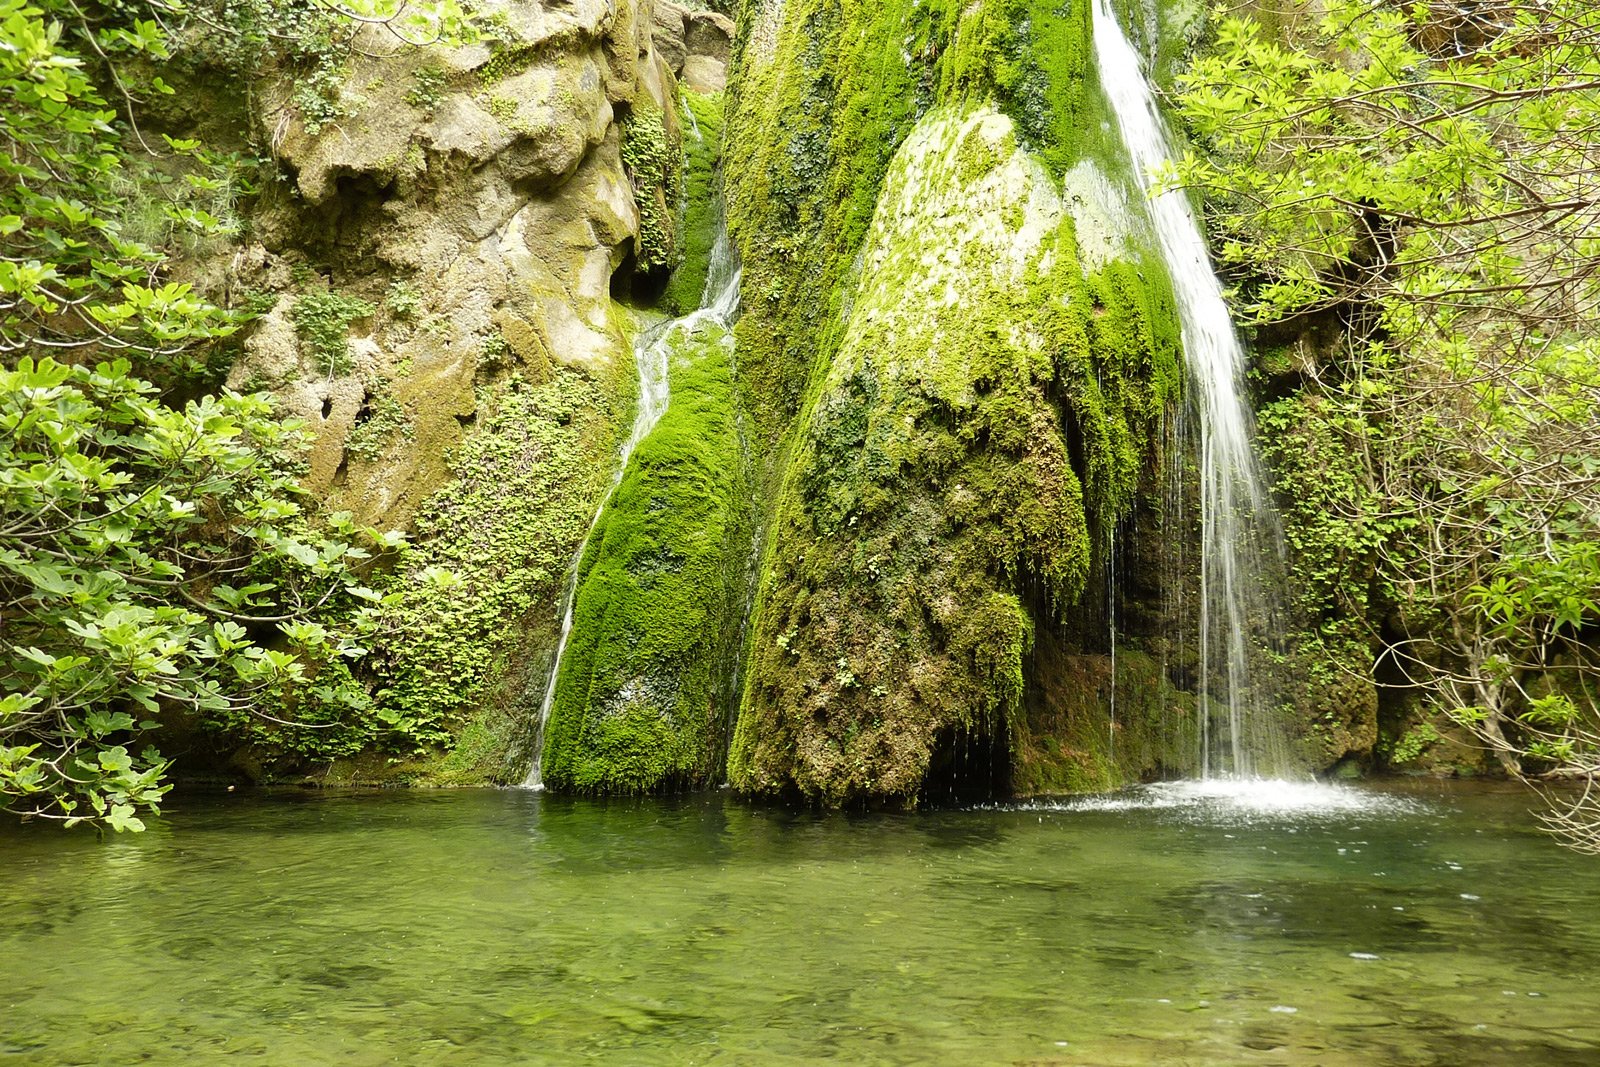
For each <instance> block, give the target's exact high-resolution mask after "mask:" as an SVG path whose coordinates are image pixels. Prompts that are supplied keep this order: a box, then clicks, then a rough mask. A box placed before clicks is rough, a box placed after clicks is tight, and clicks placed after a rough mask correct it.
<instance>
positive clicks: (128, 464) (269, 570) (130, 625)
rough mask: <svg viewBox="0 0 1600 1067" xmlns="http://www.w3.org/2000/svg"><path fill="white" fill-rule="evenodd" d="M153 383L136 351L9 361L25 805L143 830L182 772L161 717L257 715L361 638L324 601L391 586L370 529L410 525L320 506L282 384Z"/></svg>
mask: <svg viewBox="0 0 1600 1067" xmlns="http://www.w3.org/2000/svg"><path fill="white" fill-rule="evenodd" d="M153 393H154V390H153V388H152V387H151V386H149V385H148V384H147V383H144V382H141V381H139V380H138V379H137V378H133V377H131V376H130V374H129V368H128V365H127V364H126V363H125V362H118V363H110V364H108V363H102V364H100V365H98V366H97V367H95V368H93V369H90V368H87V367H82V366H72V367H69V366H64V365H62V364H58V363H55V362H53V361H51V360H48V359H44V360H40V361H37V362H35V361H34V360H32V359H29V358H26V357H25V358H23V359H22V360H20V361H19V362H18V364H17V367H16V369H15V370H4V371H0V514H4V515H5V516H6V522H5V524H4V529H3V531H0V613H3V617H4V619H5V625H6V643H5V645H4V647H3V651H0V694H3V695H0V800H3V802H4V804H5V807H6V808H7V809H8V810H11V811H15V812H20V813H25V814H34V815H44V816H49V817H54V818H62V819H65V820H66V821H67V822H68V823H72V822H77V821H82V820H86V819H87V820H104V821H105V822H106V823H107V824H108V825H111V826H113V827H115V828H117V829H138V828H139V822H138V820H137V818H135V817H134V812H135V811H137V810H139V809H141V808H143V809H150V810H154V808H155V807H156V805H157V803H158V801H159V800H160V798H161V795H162V794H163V793H164V792H165V790H166V786H165V784H164V783H163V782H162V776H163V773H164V772H165V770H166V767H167V764H166V761H165V760H164V759H162V757H161V756H160V755H159V753H157V751H156V750H155V749H154V748H153V747H152V746H150V745H148V744H147V743H146V741H147V736H148V734H149V732H150V731H151V730H153V729H155V728H156V726H157V725H158V723H159V720H161V719H162V718H163V717H165V716H166V715H168V714H170V713H173V712H175V711H181V712H186V713H189V714H193V715H198V716H200V717H201V718H202V719H208V718H215V717H226V716H228V715H234V714H241V715H249V714H250V710H249V709H250V708H252V707H253V706H254V705H255V702H256V701H259V700H260V699H262V698H263V697H266V696H269V695H270V694H274V693H282V692H284V691H285V690H286V689H289V688H292V687H294V686H295V685H297V684H298V683H300V682H301V681H303V680H304V679H305V678H306V677H307V663H315V662H318V661H323V660H330V659H337V658H339V657H346V656H359V655H360V654H361V653H362V650H361V647H360V646H359V645H358V644H357V643H356V640H355V630H354V629H351V630H346V631H339V630H335V629H330V628H329V627H327V626H323V625H321V624H319V623H317V622H315V621H313V616H314V615H315V614H316V613H317V612H318V611H320V610H322V609H325V608H329V607H331V606H335V605H337V606H346V607H351V608H353V607H354V606H355V605H358V604H361V603H367V602H370V601H373V600H376V599H377V594H376V593H374V592H372V591H371V590H370V589H368V588H366V587H365V586H364V585H363V584H362V582H361V580H360V578H359V577H358V573H357V572H358V570H359V569H360V564H361V562H362V561H363V560H366V559H367V558H368V557H369V551H368V549H367V548H364V547H361V544H362V542H365V543H366V544H368V545H385V546H387V545H390V544H393V541H392V540H391V539H383V538H379V537H377V535H376V534H375V533H373V532H372V531H364V530H358V529H356V528H355V527H354V526H353V525H351V524H350V523H349V522H348V519H347V518H345V519H338V520H337V521H336V522H335V524H334V525H333V526H332V527H330V528H329V529H328V530H326V531H319V530H317V529H316V528H314V527H313V526H312V525H311V523H310V521H309V519H308V516H307V513H306V511H305V509H304V508H303V507H302V504H301V494H300V491H299V490H298V489H297V488H296V486H295V484H294V475H295V473H296V472H295V470H294V468H293V467H292V466H289V465H287V464H286V463H285V459H284V457H286V456H287V455H290V454H292V453H293V452H294V450H296V449H297V448H298V447H299V445H300V441H301V438H300V436H299V434H298V431H297V430H296V429H295V428H294V427H293V426H292V425H285V424H284V423H282V422H280V421H279V420H278V419H277V418H276V417H275V416H274V414H273V412H272V409H271V405H270V404H269V402H268V401H267V400H266V399H265V398H263V397H243V396H239V395H237V394H233V393H225V394H223V395H222V396H220V397H207V398H205V399H203V400H200V401H196V402H194V403H191V404H190V405H188V407H186V408H185V409H183V410H181V411H177V410H172V409H170V408H167V407H164V406H162V405H161V404H160V403H159V402H157V401H156V399H155V398H154V396H153ZM140 746H142V747H140ZM135 749H137V751H138V754H136V755H135V754H133V751H134V750H135Z"/></svg>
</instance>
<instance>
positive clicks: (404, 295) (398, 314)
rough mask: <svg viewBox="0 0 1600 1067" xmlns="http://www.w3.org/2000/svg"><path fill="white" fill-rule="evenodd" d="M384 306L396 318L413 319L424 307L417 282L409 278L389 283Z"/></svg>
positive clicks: (397, 279)
mask: <svg viewBox="0 0 1600 1067" xmlns="http://www.w3.org/2000/svg"><path fill="white" fill-rule="evenodd" d="M383 304H384V306H385V307H387V308H388V309H389V311H390V312H391V313H392V314H393V315H394V317H395V318H397V319H412V318H415V317H416V314H417V311H418V309H420V308H421V307H422V294H421V293H420V292H419V291H418V290H417V283H416V282H414V281H412V280H411V279H409V278H396V279H395V280H394V281H392V282H390V283H389V292H388V293H387V294H385V296H384V298H383Z"/></svg>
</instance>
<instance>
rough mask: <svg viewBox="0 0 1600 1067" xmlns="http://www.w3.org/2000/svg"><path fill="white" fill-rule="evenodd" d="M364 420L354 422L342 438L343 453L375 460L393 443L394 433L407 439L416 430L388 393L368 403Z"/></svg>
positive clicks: (383, 393) (400, 406)
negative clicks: (343, 439) (368, 407)
mask: <svg viewBox="0 0 1600 1067" xmlns="http://www.w3.org/2000/svg"><path fill="white" fill-rule="evenodd" d="M370 404H371V410H370V411H369V413H368V414H367V417H366V418H365V419H364V420H362V421H360V422H358V423H356V425H355V427H354V428H352V429H351V431H350V435H349V436H348V437H346V438H345V442H344V447H345V451H346V452H349V453H350V454H351V455H354V456H360V457H361V458H362V459H368V460H372V459H377V458H378V457H379V456H380V455H382V454H383V451H384V449H386V448H388V447H389V445H390V444H391V443H392V442H393V440H394V437H395V435H396V434H400V435H402V436H404V437H406V438H410V437H411V436H412V434H413V432H414V430H415V425H414V423H413V422H412V421H411V416H410V415H409V414H408V413H407V412H406V409H405V406H404V405H402V404H401V403H400V401H398V400H396V399H395V398H394V396H393V395H391V394H389V393H387V392H379V393H378V394H377V396H375V397H374V398H373V399H372V400H371V401H370Z"/></svg>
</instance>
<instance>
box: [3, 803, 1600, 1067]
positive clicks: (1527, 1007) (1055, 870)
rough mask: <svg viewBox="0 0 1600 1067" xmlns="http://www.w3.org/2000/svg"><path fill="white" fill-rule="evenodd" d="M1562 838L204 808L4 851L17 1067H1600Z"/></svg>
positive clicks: (1348, 826)
mask: <svg viewBox="0 0 1600 1067" xmlns="http://www.w3.org/2000/svg"><path fill="white" fill-rule="evenodd" d="M1372 803H1376V804H1377V805H1378V806H1379V807H1380V809H1382V810H1379V811H1371V810H1363V808H1364V807H1370V806H1371V804H1372ZM1528 805H1529V801H1528V798H1527V797H1526V795H1525V794H1522V793H1517V792H1495V791H1484V790H1481V789H1479V790H1472V791H1452V792H1449V793H1439V792H1437V791H1430V792H1425V793H1415V792H1414V793H1408V794H1405V795H1404V797H1401V798H1398V799H1397V797H1396V794H1393V793H1388V794H1377V795H1374V794H1359V795H1356V802H1354V803H1351V804H1348V805H1334V806H1333V807H1334V808H1339V807H1347V808H1349V809H1351V810H1343V811H1340V810H1331V811H1330V810H1323V808H1325V807H1326V805H1321V806H1319V805H1318V804H1315V803H1313V804H1312V805H1310V808H1309V809H1307V810H1297V809H1295V808H1294V806H1292V805H1291V807H1290V809H1289V810H1286V811H1279V812H1274V811H1271V810H1267V811H1259V810H1256V811H1252V810H1248V809H1247V810H1241V809H1240V808H1239V807H1237V806H1235V805H1232V804H1231V803H1228V802H1219V803H1215V804H1212V803H1209V802H1200V803H1195V802H1194V801H1193V799H1192V798H1184V797H1174V796H1173V795H1170V794H1163V793H1155V794H1144V795H1142V797H1140V798H1138V799H1136V800H1135V801H1132V802H1127V801H1119V802H1116V803H1112V804H1100V805H1098V806H1096V807H1091V808H1088V809H1085V808H1081V807H1079V808H1071V809H1067V810H1056V809H1052V808H1039V809H1023V810H1003V811H950V812H939V813H931V814H920V815H911V816H882V815H879V816H871V817H865V816H864V817H857V818H849V817H833V818H817V817H811V816H806V815H794V814H787V813H783V812H777V811H771V810H753V809H750V808H747V807H745V806H742V805H740V804H738V803H736V802H724V801H723V800H722V799H721V798H719V797H710V798H696V799H691V800H686V801H649V802H623V803H619V802H610V803H600V802H572V801H559V800H550V799H548V798H542V797H539V796H536V795H534V794H530V793H525V792H518V791H504V792H453V793H385V794H362V795H348V794H345V795H340V794H305V795H300V794H296V795H273V796H265V797H263V796H249V797H247V796H241V795H234V796H228V797H212V798H201V797H191V798H185V799H180V800H179V801H178V802H177V803H174V804H173V805H172V806H171V810H170V813H169V815H168V816H167V817H166V818H165V819H163V820H162V821H160V822H159V823H157V824H156V825H154V826H153V827H152V829H151V830H150V831H149V832H148V833H146V834H144V835H142V836H139V837H126V836H124V837H113V838H108V839H107V840H105V841H103V842H101V841H96V840H95V838H94V837H93V835H82V834H65V833H62V832H61V831H59V830H55V829H53V828H50V827H28V828H20V829H16V828H12V829H7V830H4V831H0V861H3V875H0V1064H10V1063H27V1064H69V1063H70V1064H76V1063H94V1064H128V1063H136V1062H153V1063H179V1064H205V1063H216V1062H222V1061H224V1060H226V1062H228V1063H230V1064H234V1063H238V1064H250V1063H271V1064H324V1063H327V1064H379V1063H404V1064H543V1063H550V1064H570V1063H615V1064H690V1063H708V1064H805V1063H820V1062H836V1063H849V1064H927V1063H936V1064H989V1063H994V1064H1012V1063H1026V1064H1083V1065H1091V1064H1092V1065H1096V1067H1108V1065H1120V1064H1141V1065H1142V1064H1227V1065H1234V1064H1318V1065H1346V1064H1349V1065H1354V1064H1362V1065H1369V1067H1370V1065H1399V1064H1405V1065H1408V1067H1410V1065H1420V1064H1439V1065H1451V1067H1460V1065H1472V1064H1518V1065H1524V1064H1527V1065H1568V1064H1571V1065H1579V1064H1581V1065H1584V1067H1592V1065H1594V1064H1597V1063H1600V893H1596V892H1595V890H1596V887H1597V886H1600V865H1597V864H1596V862H1595V861H1593V860H1587V859H1584V858H1582V857H1579V856H1575V855H1571V854H1568V853H1566V852H1563V851H1561V850H1560V849H1559V848H1557V847H1556V846H1555V845H1553V844H1552V843H1550V842H1549V841H1548V840H1546V839H1545V838H1543V837H1541V836H1539V834H1538V833H1537V831H1536V829H1535V826H1534V820H1533V818H1532V817H1531V816H1530V815H1529V814H1528V812H1527V808H1528ZM1353 953H1359V954H1367V955H1370V956H1375V957H1377V958H1375V959H1365V958H1356V957H1355V956H1353V955H1352V954H1353ZM1290 1009H1292V1010H1290Z"/></svg>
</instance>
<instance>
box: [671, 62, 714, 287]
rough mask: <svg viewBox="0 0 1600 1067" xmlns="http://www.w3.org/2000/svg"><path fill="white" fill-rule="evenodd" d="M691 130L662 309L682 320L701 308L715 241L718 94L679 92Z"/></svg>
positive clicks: (685, 147) (686, 137)
mask: <svg viewBox="0 0 1600 1067" xmlns="http://www.w3.org/2000/svg"><path fill="white" fill-rule="evenodd" d="M682 98H683V102H684V106H685V108H686V109H687V111H688V113H689V115H690V116H691V117H692V118H693V120H694V122H693V125H692V126H691V127H690V128H689V129H688V130H687V131H686V132H685V135H684V138H683V154H684V167H683V175H684V180H683V207H682V211H681V221H680V223H679V227H678V232H679V234H681V240H680V242H679V244H680V247H681V249H682V261H681V262H680V263H679V264H678V266H677V269H676V270H674V271H673V272H672V281H671V282H669V283H668V284H667V291H666V295H665V297H664V298H663V301H662V306H663V307H665V309H666V310H667V312H668V313H670V314H673V315H686V314H688V313H689V312H691V311H693V310H695V309H696V308H698V307H699V306H700V300H701V297H702V295H703V294H704V292H705V287H706V274H707V270H708V268H709V265H710V261H711V247H712V245H713V244H714V243H715V242H716V239H717V221H718V211H719V206H718V203H717V177H718V172H719V170H720V168H721V165H722V94H721V93H713V94H710V95H707V96H702V95H700V94H699V93H695V92H692V91H690V90H688V89H684V90H683V91H682Z"/></svg>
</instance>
